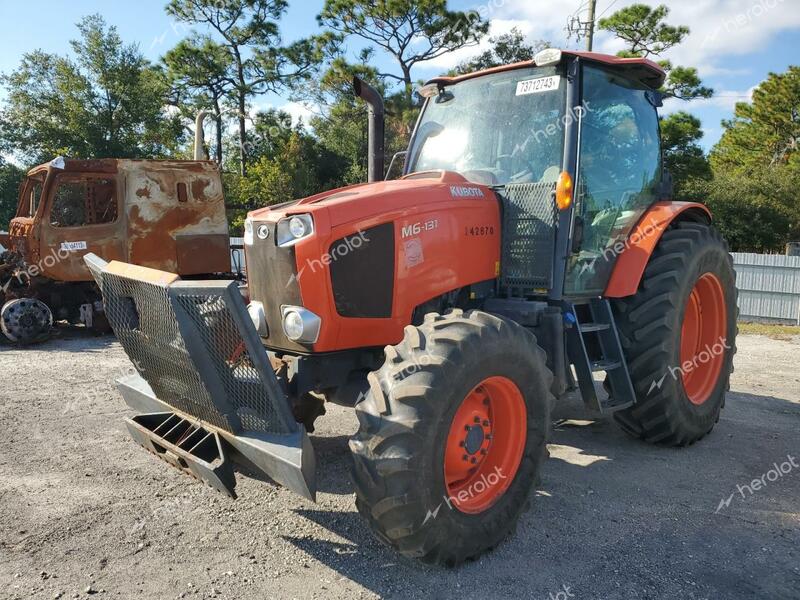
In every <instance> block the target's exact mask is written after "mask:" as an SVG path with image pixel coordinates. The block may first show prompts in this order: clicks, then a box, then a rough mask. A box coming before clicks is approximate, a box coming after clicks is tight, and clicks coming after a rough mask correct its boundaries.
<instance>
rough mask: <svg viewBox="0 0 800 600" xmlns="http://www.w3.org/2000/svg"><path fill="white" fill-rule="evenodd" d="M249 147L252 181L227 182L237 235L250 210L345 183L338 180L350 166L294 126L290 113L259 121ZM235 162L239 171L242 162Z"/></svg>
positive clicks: (271, 114) (267, 113)
mask: <svg viewBox="0 0 800 600" xmlns="http://www.w3.org/2000/svg"><path fill="white" fill-rule="evenodd" d="M232 141H234V142H235V140H232ZM246 144H247V152H248V155H249V156H250V157H251V158H250V168H249V169H248V170H247V175H245V176H241V175H234V174H231V173H228V174H226V175H225V177H224V183H225V188H226V189H225V197H226V203H227V205H228V206H229V208H230V209H231V210H230V213H229V218H230V222H231V229H232V230H233V231H240V230H241V226H242V224H243V223H244V218H245V217H246V213H247V211H248V210H253V209H255V208H259V207H262V206H269V205H271V204H277V203H280V202H288V201H290V200H296V199H299V198H305V197H307V196H311V195H313V194H316V193H318V192H319V191H321V190H323V189H331V188H333V187H337V186H338V185H341V184H342V183H343V182H341V181H340V180H339V177H341V173H342V172H343V171H345V170H346V168H347V164H346V162H345V161H344V160H343V159H342V157H341V156H339V155H337V154H335V153H332V152H330V151H328V150H327V149H326V148H325V147H324V146H323V145H322V144H320V142H319V141H318V140H317V139H316V138H315V137H314V136H312V135H311V134H309V133H308V132H307V131H306V130H305V126H304V125H303V124H302V123H299V124H297V125H295V126H292V119H291V116H290V115H289V114H288V113H286V112H283V111H276V110H269V111H265V112H261V113H259V114H258V115H256V117H255V119H254V124H253V127H252V128H251V129H250V131H248V137H247V142H246ZM228 154H229V155H231V153H228ZM231 156H232V155H231ZM230 160H231V166H236V160H237V159H236V158H235V157H233V158H231V159H230Z"/></svg>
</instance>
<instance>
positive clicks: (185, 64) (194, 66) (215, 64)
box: [163, 37, 235, 164]
mask: <svg viewBox="0 0 800 600" xmlns="http://www.w3.org/2000/svg"><path fill="white" fill-rule="evenodd" d="M163 62H164V66H165V67H166V75H167V78H168V80H169V83H170V87H171V89H172V93H173V98H172V104H173V105H174V106H176V107H178V109H179V110H180V111H181V115H182V116H184V117H187V118H189V119H193V118H194V117H195V115H196V114H197V112H198V111H199V110H201V109H209V108H211V109H213V111H214V114H215V121H216V124H217V127H216V133H217V140H216V160H217V162H218V163H220V164H222V158H223V157H222V132H223V128H224V120H223V117H222V104H223V102H224V100H225V99H226V97H228V95H229V94H230V93H231V91H232V90H233V88H234V85H235V81H234V73H233V60H232V57H231V55H230V54H229V53H228V51H227V49H226V48H225V47H224V46H223V45H221V44H218V43H217V42H215V41H214V40H213V39H211V38H210V37H201V38H200V39H196V40H195V39H188V40H183V41H181V42H180V43H179V44H178V45H177V46H175V47H174V48H173V49H171V50H170V51H169V52H167V54H166V55H165V56H164V59H163Z"/></svg>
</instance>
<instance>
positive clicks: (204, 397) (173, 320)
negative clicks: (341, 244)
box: [100, 272, 297, 434]
mask: <svg viewBox="0 0 800 600" xmlns="http://www.w3.org/2000/svg"><path fill="white" fill-rule="evenodd" d="M100 284H101V287H102V291H103V298H104V301H105V310H106V314H107V316H108V320H109V322H110V323H111V326H112V328H113V329H114V333H116V335H117V338H118V339H119V341H120V343H121V344H122V346H123V348H124V349H125V352H126V353H127V354H128V356H129V357H130V358H131V360H132V362H133V363H134V365H135V366H136V369H137V370H138V371H139V373H140V375H141V376H142V377H143V378H144V379H145V380H146V381H147V382H148V383H149V384H150V387H151V388H152V389H153V392H154V393H155V395H156V396H157V397H158V398H159V399H160V400H162V401H164V402H166V403H167V404H169V405H171V406H173V407H175V408H176V409H178V410H179V411H182V412H184V413H186V414H189V415H192V416H195V417H197V418H199V419H202V420H203V421H206V422H208V423H210V424H212V425H216V426H217V427H220V428H221V429H224V430H226V431H229V432H231V433H236V434H238V433H240V432H241V431H255V432H267V433H290V432H293V431H295V430H296V427H297V426H296V424H295V422H294V419H293V418H292V416H291V411H290V408H289V405H288V402H287V401H286V398H285V394H283V392H282V391H281V390H280V388H279V387H278V383H277V379H276V378H275V374H274V372H273V371H272V368H271V366H270V363H269V360H268V358H267V355H266V352H264V351H263V348H262V347H261V345H260V343H259V340H258V336H257V334H256V332H255V329H254V328H253V325H252V323H251V322H250V320H249V318H248V316H247V309H246V307H245V305H244V301H243V300H242V298H241V296H240V294H239V291H238V288H237V284H236V283H235V282H222V281H207V282H197V283H195V282H187V281H178V282H176V283H173V284H171V285H170V286H169V287H165V286H163V285H161V284H158V283H152V282H150V281H144V280H140V279H136V278H135V277H126V276H122V275H118V274H115V273H108V272H103V273H102V274H101V277H100ZM248 327H249V330H248V329H247V328H248Z"/></svg>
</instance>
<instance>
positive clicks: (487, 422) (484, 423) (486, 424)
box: [483, 421, 491, 427]
mask: <svg viewBox="0 0 800 600" xmlns="http://www.w3.org/2000/svg"><path fill="white" fill-rule="evenodd" d="M489 425H491V423H489V421H484V422H483V426H484V427H488V426H489Z"/></svg>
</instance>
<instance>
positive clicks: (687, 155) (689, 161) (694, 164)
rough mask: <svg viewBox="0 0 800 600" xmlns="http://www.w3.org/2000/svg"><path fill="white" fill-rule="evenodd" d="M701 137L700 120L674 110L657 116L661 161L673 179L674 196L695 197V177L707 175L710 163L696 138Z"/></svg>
mask: <svg viewBox="0 0 800 600" xmlns="http://www.w3.org/2000/svg"><path fill="white" fill-rule="evenodd" d="M702 137H703V130H702V129H701V128H700V120H699V119H698V118H696V117H694V116H692V115H690V114H689V113H686V112H677V113H673V114H671V115H669V116H667V117H664V118H662V119H661V147H662V150H663V153H664V165H665V166H666V167H667V170H668V171H669V172H670V173H671V174H672V177H673V179H674V183H675V193H674V198H675V200H697V194H698V190H697V188H698V185H697V180H700V181H708V180H710V179H711V177H712V175H711V166H710V165H709V163H708V159H707V158H706V156H705V154H704V153H703V149H702V148H701V147H700V145H699V144H698V142H699V141H700V139H701V138H702Z"/></svg>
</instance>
